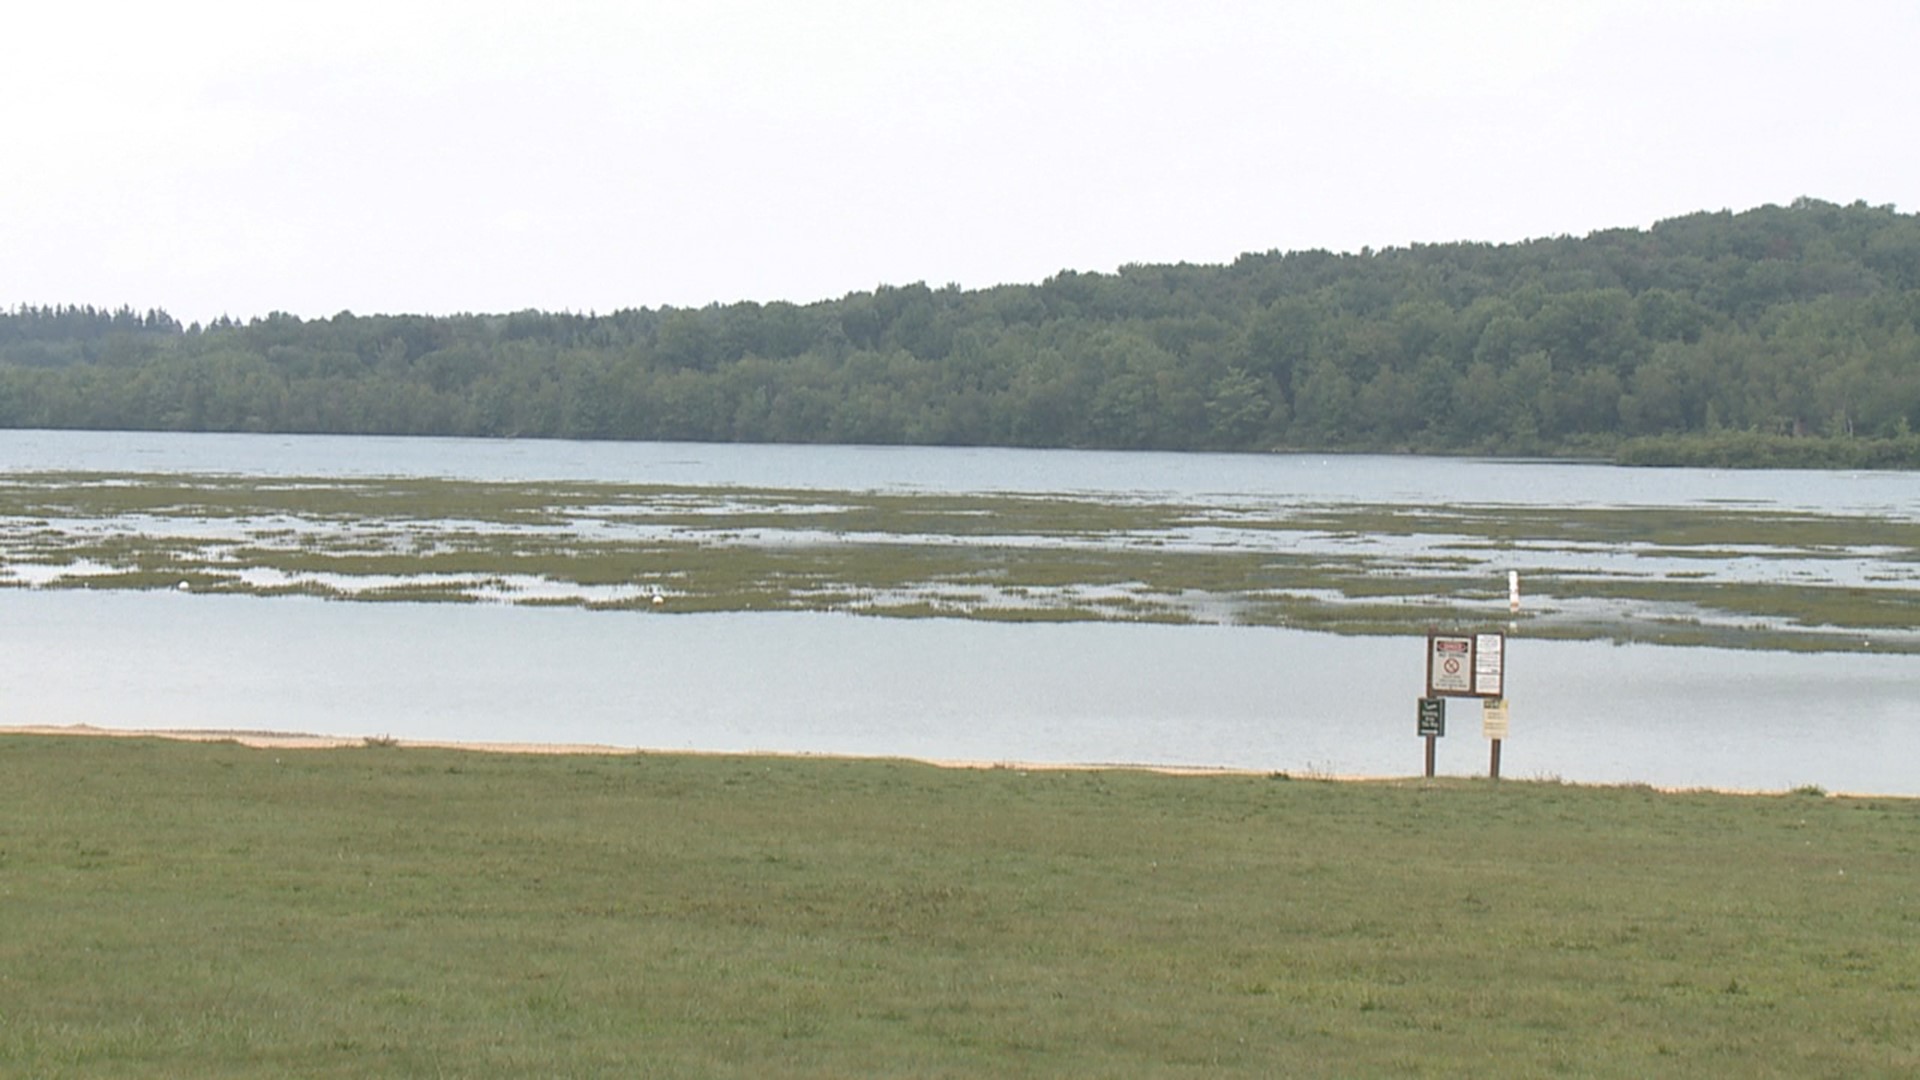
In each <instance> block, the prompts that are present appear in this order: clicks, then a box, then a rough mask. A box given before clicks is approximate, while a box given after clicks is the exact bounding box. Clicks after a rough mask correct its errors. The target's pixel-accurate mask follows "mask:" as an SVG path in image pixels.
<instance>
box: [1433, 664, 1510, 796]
mask: <svg viewBox="0 0 1920 1080" xmlns="http://www.w3.org/2000/svg"><path fill="white" fill-rule="evenodd" d="M1506 693H1507V635H1505V634H1502V633H1499V632H1498V631H1495V632H1493V633H1481V634H1442V633H1439V632H1437V631H1435V632H1431V633H1429V634H1427V694H1426V696H1425V697H1423V698H1421V699H1420V726H1419V728H1418V730H1419V733H1420V734H1421V735H1424V736H1426V740H1427V775H1428V776H1432V775H1433V765H1434V761H1433V758H1434V740H1435V738H1436V737H1437V736H1440V735H1444V734H1446V701H1445V699H1446V698H1450V697H1471V698H1479V699H1480V730H1481V733H1482V734H1483V735H1485V736H1486V737H1487V739H1488V740H1489V741H1490V742H1491V743H1492V757H1491V759H1490V760H1489V764H1488V767H1487V771H1488V774H1489V775H1490V776H1491V777H1492V778H1493V779H1495V780H1498V779H1500V744H1501V743H1502V742H1503V741H1505V739H1506V737H1507V699H1506ZM1430 710H1431V712H1430ZM1430 715H1431V717H1432V719H1429V716H1430Z"/></svg>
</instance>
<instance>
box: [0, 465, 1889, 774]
mask: <svg viewBox="0 0 1920 1080" xmlns="http://www.w3.org/2000/svg"><path fill="white" fill-rule="evenodd" d="M0 462H4V469H5V470H7V471H14V472H34V471H68V470H79V471H101V472H120V473H217V474H222V475H244V476H422V477H456V478H466V479H479V480H611V481H621V482H634V481H644V482H652V483H670V484H677V485H688V486H695V487H727V486H754V487H780V488H793V489H821V490H908V491H943V492H968V491H983V492H1021V493H1052V492H1059V493H1069V492H1071V493H1081V494H1086V493H1093V494H1098V495H1103V496H1109V497H1114V498H1128V497H1149V496H1159V495H1164V494H1169V493H1171V494H1177V495H1179V496H1181V497H1182V498H1189V499H1211V500H1217V501H1219V502H1221V503H1224V504H1272V503H1281V502H1287V501H1308V502H1316V503H1333V502H1339V501H1342V500H1348V501H1352V502H1356V503H1368V504H1379V503H1398V504H1403V505H1415V506H1418V505H1428V504H1446V505H1455V504H1462V503H1473V504H1520V505H1527V506H1549V507H1551V506H1562V505H1564V506H1576V505H1577V506H1699V505H1709V506H1721V505H1725V506H1740V507H1760V508H1777V509H1782V510H1793V511H1803V512H1807V513H1814V514H1822V513H1851V514H1874V515H1882V516H1885V517H1888V518H1892V519H1897V520H1902V521H1909V520H1912V519H1914V518H1915V517H1920V483H1916V481H1915V478H1913V477H1912V476H1910V475H1908V474H1899V473H1871V472H1869V473H1847V474H1828V473H1815V472H1800V471H1764V472H1720V471H1712V470H1657V471H1646V470H1628V469H1618V468H1613V467H1609V466H1600V465H1581V464H1566V463H1538V462H1516V461H1481V460H1465V459H1404V458H1391V457H1320V456H1300V455H1210V454H1117V453H1087V452H1078V451H1022V450H975V449H929V448H873V447H785V446H783V447H764V446H706V445H685V444H617V443H550V442H539V441H485V440H450V439H384V438H368V439H361V438H348V437H290V436H239V435H173V434H144V433H80V432H0ZM5 525H6V527H8V528H15V527H18V526H19V523H17V522H7V523H5ZM0 604H4V605H5V606H6V607H5V616H4V618H0V719H4V721H5V722H9V723H18V724H78V723H88V724H94V725H97V726H102V727H115V728H127V729H162V728H195V729H214V730H279V731H305V732H313V733H318V734H335V735H347V736H372V735H392V736H395V737H399V738H411V739H436V740H438V739H449V740H468V741H508V742H565V743H594V744H604V745H610V746H618V747H636V748H659V749H693V750H721V751H731V750H773V751H790V752H808V753H833V754H863V755H901V756H912V757H927V758H941V759H946V758H958V759H969V760H984V761H1007V762H1034V763H1074V764H1102V763H1110V764H1164V765H1200V766H1224V767H1236V768H1248V769H1259V770H1272V771H1285V772H1288V773H1291V774H1296V775H1309V774H1326V775H1366V776H1390V775H1402V776H1404V775H1412V774H1415V773H1417V772H1418V771H1419V768H1420V763H1421V752H1422V744H1421V742H1420V740H1419V739H1418V738H1416V737H1415V735H1414V733H1413V732H1414V699H1415V698H1417V697H1418V696H1419V694H1420V692H1421V681H1422V675H1423V668H1422V663H1423V645H1424V640H1423V639H1421V638H1417V637H1407V636H1336V635H1331V634H1319V633H1310V632H1305V631H1299V630H1285V629H1276V628H1271V627H1242V626H1161V625H1150V624H1137V623H1005V622H992V621H969V620H962V619H945V618H932V619H892V618H872V617H856V616H851V615H844V614H828V613H807V612H777V613H750V612H729V613H715V614H685V615H672V616H655V615H652V614H650V613H644V612H631V611H627V612H622V611H594V610H585V609H581V608H550V607H529V606H514V605H507V604H449V603H435V604H420V603H392V602H388V603H351V602H337V601H335V602H328V601H321V600H315V599H307V598H292V597H280V598H258V597H246V596H215V595H198V594H192V593H179V592H175V591H106V590H86V589H64V590H54V589H38V588H16V589H9V590H5V591H0ZM1510 651H1511V658H1510V661H1509V686H1510V689H1509V700H1510V702H1511V708H1512V714H1513V718H1512V729H1513V730H1512V734H1511V736H1510V738H1509V740H1508V741H1507V742H1506V744H1505V747H1504V754H1503V772H1504V774H1505V775H1507V776H1510V777H1521V778H1525V777H1559V778H1563V779H1566V780H1570V781H1593V782H1647V783H1653V784H1658V785H1663V786H1681V787H1691V786H1711V787H1730V788H1752V789H1766V790H1782V789H1786V788H1790V787H1794V786H1799V785H1804V784H1814V785H1820V786H1823V787H1826V788H1828V789H1831V790H1847V791H1871V792H1881V793H1896V794H1908V795H1920V770H1916V769H1915V768H1914V767H1913V766H1912V764H1911V763H1912V762H1914V761H1920V715H1916V714H1917V713H1920V709H1917V708H1916V704H1920V702H1916V694H1915V689H1914V688H1915V687H1916V686H1920V681H1916V676H1920V658H1916V657H1914V656H1911V655H1908V656H1881V655H1870V654H1866V655H1863V654H1856V653H1844V654H1843V653H1814V654H1803V653H1786V652H1766V651H1754V650H1727V649H1713V648H1697V647H1696V648H1665V647H1658V646H1651V645H1626V646H1618V645H1613V644H1608V643H1596V642H1562V641H1530V640H1527V639H1525V637H1524V636H1520V637H1517V638H1516V639H1515V640H1513V641H1512V642H1511V645H1510ZM1478 721H1479V716H1478V706H1477V704H1476V703H1475V702H1472V701H1468V700H1455V701H1453V702H1451V704H1450V716H1449V720H1448V725H1449V734H1448V736H1447V737H1446V738H1445V739H1443V740H1442V741H1441V748H1440V771H1441V772H1442V773H1447V774H1458V775H1476V774H1482V773H1484V771H1485V769H1486V764H1487V760H1486V759H1487V746H1486V743H1485V741H1484V740H1483V739H1481V737H1480V735H1479V722H1478Z"/></svg>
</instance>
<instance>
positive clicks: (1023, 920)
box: [0, 735, 1920, 1077]
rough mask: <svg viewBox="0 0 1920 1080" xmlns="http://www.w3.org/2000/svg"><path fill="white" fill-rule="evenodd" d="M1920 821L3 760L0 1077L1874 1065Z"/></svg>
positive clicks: (1052, 783) (23, 750)
mask: <svg viewBox="0 0 1920 1080" xmlns="http://www.w3.org/2000/svg"><path fill="white" fill-rule="evenodd" d="M1916 1001H1920V803H1915V802H1913V801H1904V800H1895V799H1841V798H1829V797H1823V796H1821V795H1820V794H1819V793H1817V792H1797V793H1783V794H1778V795H1768V796H1734V795H1717V794H1699V793H1689V794H1663V793H1658V792H1655V791H1652V790H1649V789H1646V788H1633V787H1627V788H1579V787H1570V786H1563V785H1558V784H1551V783H1537V782H1536V783H1513V782H1504V783H1492V782H1486V781H1465V780H1454V781H1441V782H1433V783H1422V782H1415V781H1408V782H1398V783H1392V782H1388V783H1335V782H1322V781H1315V780H1305V779H1287V778H1285V777H1280V776H1227V775H1219V776H1197V777H1196V776H1167V775H1159V774H1153V773H1147V772H1136V771H1023V770H1019V769H1014V768H998V769H987V770H953V769H940V768H935V767H932V766H926V765H919V764H913V763H907V762H898V761H844V760H830V759H776V758H764V757H744V758H743V757H718V756H715V757H708V756H670V755H652V754H645V755H642V754H634V755H605V756H541V755H533V754H527V755H519V754H487V753H475V752H458V751H448V750H431V749H422V748H413V747H394V746H365V747H353V748H347V749H336V750H299V751H294V750H275V749H249V748H246V747H242V746H239V745H236V744H232V743H207V744H193V743H182V742H171V741H163V740H154V739H143V738H113V739H105V738H100V739H88V738H60V737H39V736H25V735H9V736H4V737H0V1075H5V1076H143V1077H144V1076H195V1077H218V1076H260V1075H297V1076H437V1075H444V1076H494V1075H503V1076H638V1075H653V1076H767V1075H774V1076H855V1075H913V1076H943V1075H946V1076H959V1075H991V1076H1001V1075H1014V1076H1018V1075H1047V1076H1061V1075H1072V1076H1121V1077H1124V1076H1209V1077H1211V1076H1220V1075H1245V1076H1278V1075H1304V1076H1353V1075H1408V1076H1420V1075H1435V1076H1442V1075H1444V1076H1460V1075H1528V1076H1530V1075H1569V1076H1633V1077H1643V1076H1675V1075H1711V1076H1768V1075H1772V1076H1796V1077H1797V1076H1848V1077H1855V1076H1876V1075H1878V1076H1897V1075H1913V1074H1915V1073H1916V1072H1920V1009H1916V1007H1915V1002H1916Z"/></svg>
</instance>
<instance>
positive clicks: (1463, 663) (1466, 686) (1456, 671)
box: [1427, 634, 1473, 697]
mask: <svg viewBox="0 0 1920 1080" xmlns="http://www.w3.org/2000/svg"><path fill="white" fill-rule="evenodd" d="M1443 695H1444V696H1447V697H1472V696H1473V638H1472V637H1471V636H1469V635H1467V634H1428V635H1427V696H1428V697H1440V696H1443Z"/></svg>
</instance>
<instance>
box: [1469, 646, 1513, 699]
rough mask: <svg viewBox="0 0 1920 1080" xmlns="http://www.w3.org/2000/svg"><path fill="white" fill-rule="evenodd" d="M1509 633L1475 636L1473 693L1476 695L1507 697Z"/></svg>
mask: <svg viewBox="0 0 1920 1080" xmlns="http://www.w3.org/2000/svg"><path fill="white" fill-rule="evenodd" d="M1506 660H1507V635H1505V634H1497V633H1496V634H1475V635H1474V636H1473V694H1474V696H1475V697H1491V698H1497V697H1505V696H1506V689H1505V686H1504V683H1505V681H1506V679H1505V676H1506Z"/></svg>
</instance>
